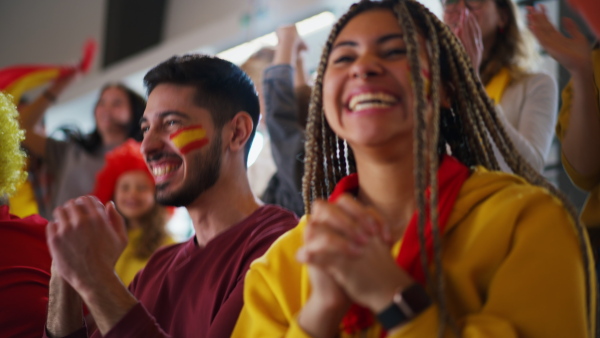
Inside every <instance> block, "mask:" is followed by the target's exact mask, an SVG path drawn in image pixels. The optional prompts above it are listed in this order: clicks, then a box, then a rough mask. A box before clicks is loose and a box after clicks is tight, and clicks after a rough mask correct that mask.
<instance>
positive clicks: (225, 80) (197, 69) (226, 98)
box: [144, 54, 260, 161]
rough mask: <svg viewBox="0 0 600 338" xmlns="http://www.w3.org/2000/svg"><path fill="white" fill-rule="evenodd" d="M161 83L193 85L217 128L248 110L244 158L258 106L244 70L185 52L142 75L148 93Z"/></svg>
mask: <svg viewBox="0 0 600 338" xmlns="http://www.w3.org/2000/svg"><path fill="white" fill-rule="evenodd" d="M162 83H170V84H177V85H191V86H194V87H196V97H195V101H196V104H197V105H198V106H199V107H203V108H206V109H208V111H209V112H210V115H211V117H212V119H213V122H214V124H215V127H216V128H217V129H220V128H222V127H223V126H224V125H225V123H227V122H229V121H231V120H232V119H233V117H234V116H235V115H236V114H237V113H238V112H240V111H245V112H247V113H248V114H250V117H251V118H252V123H253V127H252V133H251V134H250V138H249V139H248V141H247V142H246V146H245V154H244V159H245V161H247V159H248V153H249V152H250V146H251V145H252V140H253V139H254V133H255V132H256V126H257V125H258V117H259V112H260V107H259V103H258V95H257V93H256V89H255V88H254V83H253V82H252V80H251V79H250V77H248V75H246V73H244V72H243V71H242V70H241V69H240V68H239V67H238V66H236V65H234V64H233V63H231V62H229V61H225V60H222V59H219V58H217V57H214V56H209V55H202V54H188V55H183V56H173V57H171V58H170V59H168V60H167V61H164V62H162V63H160V64H159V65H158V66H156V67H154V68H153V69H151V70H150V71H149V72H148V73H147V74H146V76H145V77H144V85H145V86H146V88H147V89H148V95H150V93H151V92H152V91H153V90H154V88H156V86H158V85H159V84H162Z"/></svg>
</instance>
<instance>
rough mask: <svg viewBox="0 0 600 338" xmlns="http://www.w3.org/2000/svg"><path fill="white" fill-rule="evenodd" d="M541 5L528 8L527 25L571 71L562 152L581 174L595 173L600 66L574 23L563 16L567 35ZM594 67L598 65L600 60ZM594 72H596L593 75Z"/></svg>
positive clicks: (599, 166)
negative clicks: (550, 18) (554, 23)
mask: <svg viewBox="0 0 600 338" xmlns="http://www.w3.org/2000/svg"><path fill="white" fill-rule="evenodd" d="M540 8H541V9H536V8H533V7H529V8H528V12H529V15H528V19H529V27H530V29H531V31H532V32H533V34H534V35H535V36H536V38H537V39H538V41H539V42H540V44H541V45H542V46H543V47H544V49H545V50H546V51H547V52H548V53H549V54H550V55H551V56H552V57H553V58H554V59H556V61H558V62H559V63H560V64H561V65H562V66H563V67H565V68H566V69H567V70H568V71H569V73H570V74H571V83H570V84H569V87H568V88H567V89H566V91H570V92H571V93H572V100H571V102H570V105H568V104H564V103H563V107H561V116H562V115H564V114H569V113H570V116H569V119H568V122H567V123H565V125H563V126H562V127H563V128H565V129H566V130H564V134H563V133H559V135H558V136H559V138H561V139H562V151H563V154H564V156H565V157H566V159H567V160H568V161H569V163H570V164H571V166H572V167H573V168H574V169H575V170H576V171H577V172H578V173H580V174H581V175H583V176H593V175H597V174H598V173H599V172H600V157H599V156H591V154H595V153H597V151H598V149H600V102H599V96H598V87H599V84H598V82H596V81H600V69H594V64H593V62H592V61H593V60H592V50H591V48H590V46H589V43H588V41H587V39H586V38H585V36H584V35H583V34H582V33H581V32H580V31H579V30H578V29H577V26H576V25H575V23H574V22H573V21H572V20H570V19H564V25H565V27H566V28H567V32H568V33H569V35H570V37H567V36H565V35H563V34H561V33H560V32H559V31H558V30H556V28H554V26H552V24H551V23H550V22H549V21H548V18H547V17H546V13H545V10H544V7H540ZM598 53H599V52H596V54H598ZM598 55H600V54H598ZM598 59H600V57H598ZM596 67H597V68H600V60H598V62H597V65H596ZM594 72H596V73H597V74H598V75H596V76H597V78H596V79H594ZM561 120H562V118H561Z"/></svg>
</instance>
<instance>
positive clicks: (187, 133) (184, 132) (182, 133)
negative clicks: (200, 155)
mask: <svg viewBox="0 0 600 338" xmlns="http://www.w3.org/2000/svg"><path fill="white" fill-rule="evenodd" d="M169 139H170V140H171V142H173V144H174V145H175V146H176V147H177V148H178V149H179V151H180V152H181V153H182V154H184V155H185V154H187V153H189V152H190V151H192V150H196V149H200V148H202V147H204V146H205V145H207V144H208V138H207V137H206V130H204V129H203V128H202V125H200V124H198V125H193V126H189V127H186V128H182V129H179V130H178V131H176V132H174V133H173V134H171V135H170V136H169Z"/></svg>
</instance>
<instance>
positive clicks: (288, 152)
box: [242, 25, 311, 216]
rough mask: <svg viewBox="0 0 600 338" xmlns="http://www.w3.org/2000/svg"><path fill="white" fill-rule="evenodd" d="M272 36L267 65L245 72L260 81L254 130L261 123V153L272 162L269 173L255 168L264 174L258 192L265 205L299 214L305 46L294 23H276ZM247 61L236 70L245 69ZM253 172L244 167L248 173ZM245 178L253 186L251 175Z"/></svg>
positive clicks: (305, 95) (307, 91) (306, 87)
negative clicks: (258, 116)
mask: <svg viewBox="0 0 600 338" xmlns="http://www.w3.org/2000/svg"><path fill="white" fill-rule="evenodd" d="M276 34H277V39H278V42H277V45H276V46H275V49H274V52H273V53H272V55H270V60H269V63H267V64H265V63H262V64H261V65H262V66H263V67H262V69H260V71H261V73H260V75H259V74H256V70H258V69H252V70H251V72H249V73H248V74H249V75H250V77H252V78H253V80H254V81H255V83H257V84H260V85H257V89H258V92H259V97H260V103H261V122H260V124H259V131H260V130H261V129H262V130H265V125H266V134H267V135H268V138H267V140H268V142H264V144H265V146H266V147H264V148H263V152H264V151H265V150H266V151H269V157H270V159H269V161H270V163H273V164H274V165H273V170H271V171H270V172H268V173H267V172H264V171H260V173H261V174H262V175H265V174H267V175H268V176H267V179H268V184H266V185H265V186H264V187H263V189H262V190H260V193H259V196H260V197H261V199H262V200H263V201H264V202H265V203H270V204H277V205H280V206H283V207H285V208H287V209H289V210H291V211H293V212H294V213H295V214H296V215H297V216H301V215H302V214H304V203H303V201H302V192H301V188H302V175H303V173H304V129H305V127H306V116H307V115H308V102H309V100H310V91H311V88H310V86H309V85H308V81H307V75H306V71H305V69H304V60H303V55H302V52H303V51H305V50H306V48H307V47H306V44H305V43H304V41H302V39H301V37H300V35H299V34H298V30H297V29H296V26H295V25H285V26H281V27H279V28H278V29H277V31H276ZM259 53H260V51H259ZM250 60H252V58H251V59H250ZM247 63H248V62H246V63H245V64H244V65H242V69H244V70H246V69H248V67H247V66H246V64H247ZM261 154H262V152H261ZM259 160H260V157H259ZM259 160H257V162H258V161H259ZM255 164H256V163H255ZM259 168H260V167H259ZM253 170H255V169H254V168H253V167H250V168H249V170H248V172H249V175H251V174H252V173H253ZM249 177H250V178H251V179H250V182H251V184H253V182H252V181H253V179H254V175H252V176H249ZM262 179H264V176H263V177H262Z"/></svg>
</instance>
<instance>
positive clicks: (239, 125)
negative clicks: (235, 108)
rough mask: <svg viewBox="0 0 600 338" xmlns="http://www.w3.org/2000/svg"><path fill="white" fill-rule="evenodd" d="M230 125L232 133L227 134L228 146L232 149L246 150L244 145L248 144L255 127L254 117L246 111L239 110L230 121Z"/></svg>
mask: <svg viewBox="0 0 600 338" xmlns="http://www.w3.org/2000/svg"><path fill="white" fill-rule="evenodd" d="M229 126H230V128H229V129H230V133H229V135H227V137H228V138H229V140H228V141H229V147H228V148H229V149H230V150H231V151H239V150H241V151H242V152H244V147H245V146H246V143H247V142H248V139H249V138H250V135H251V134H252V129H253V127H254V124H253V123H252V117H250V114H248V113H247V112H245V111H241V112H238V113H237V114H235V116H234V117H233V119H231V121H230V122H229Z"/></svg>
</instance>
